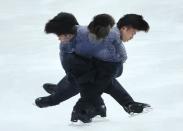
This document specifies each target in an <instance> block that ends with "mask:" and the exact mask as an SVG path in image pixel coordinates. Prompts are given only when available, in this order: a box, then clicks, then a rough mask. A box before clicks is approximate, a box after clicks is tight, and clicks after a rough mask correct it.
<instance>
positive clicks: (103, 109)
mask: <svg viewBox="0 0 183 131" xmlns="http://www.w3.org/2000/svg"><path fill="white" fill-rule="evenodd" d="M106 110H107V109H106V106H105V105H101V106H100V107H97V108H96V115H100V116H101V117H106Z"/></svg>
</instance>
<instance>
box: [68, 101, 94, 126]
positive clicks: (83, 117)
mask: <svg viewBox="0 0 183 131" xmlns="http://www.w3.org/2000/svg"><path fill="white" fill-rule="evenodd" d="M94 116H96V109H95V107H94V106H93V105H91V104H89V103H87V102H86V101H84V100H83V99H81V98H80V100H79V101H78V102H77V103H76V105H75V106H74V108H73V111H72V114H71V121H72V122H77V121H78V120H80V121H82V122H83V123H89V122H91V121H92V118H93V117H94Z"/></svg>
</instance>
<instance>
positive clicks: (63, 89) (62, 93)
mask: <svg viewBox="0 0 183 131" xmlns="http://www.w3.org/2000/svg"><path fill="white" fill-rule="evenodd" d="M57 86H58V87H57V90H56V92H55V93H53V94H51V95H49V96H46V97H39V98H37V99H36V100H35V103H36V105H37V106H38V107H40V108H43V107H48V106H54V105H58V104H59V103H60V102H63V101H65V100H67V99H69V98H71V97H73V96H75V95H77V94H78V93H79V89H78V87H77V85H76V84H75V82H74V81H72V80H70V81H69V80H68V77H67V76H65V77H64V78H63V79H62V80H61V81H60V82H59V83H58V84H57Z"/></svg>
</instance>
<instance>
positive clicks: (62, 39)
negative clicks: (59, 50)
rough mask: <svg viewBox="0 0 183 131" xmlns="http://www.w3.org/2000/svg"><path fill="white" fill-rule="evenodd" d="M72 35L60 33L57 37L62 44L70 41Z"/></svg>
mask: <svg viewBox="0 0 183 131" xmlns="http://www.w3.org/2000/svg"><path fill="white" fill-rule="evenodd" d="M73 37H74V35H73V34H65V35H60V36H59V37H58V39H59V40H60V42H61V43H62V44H67V43H68V42H70V40H71V39H72V38H73Z"/></svg>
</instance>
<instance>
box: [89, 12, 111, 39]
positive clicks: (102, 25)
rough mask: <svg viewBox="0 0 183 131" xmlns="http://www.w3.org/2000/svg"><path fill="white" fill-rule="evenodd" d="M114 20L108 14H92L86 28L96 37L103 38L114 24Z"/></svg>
mask: <svg viewBox="0 0 183 131" xmlns="http://www.w3.org/2000/svg"><path fill="white" fill-rule="evenodd" d="M114 24H115V20H114V18H113V17H112V16H110V15H109V14H99V15H96V16H94V18H93V20H92V21H91V22H90V23H89V25H88V30H89V31H90V32H91V33H93V34H95V35H96V37H97V39H100V38H104V37H105V36H107V35H108V33H109V32H110V29H111V28H112V27H113V26H114Z"/></svg>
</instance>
